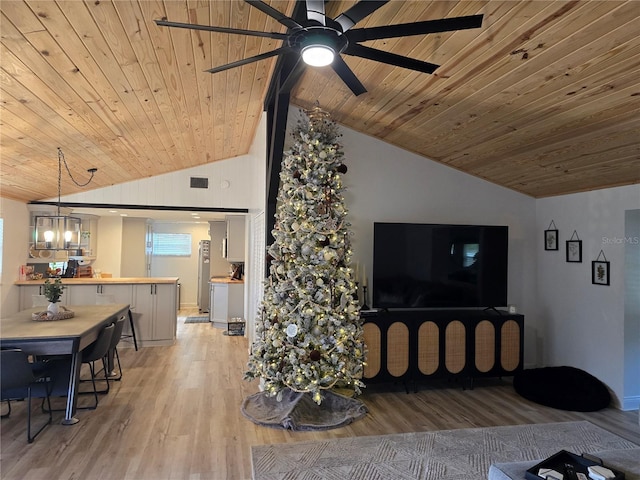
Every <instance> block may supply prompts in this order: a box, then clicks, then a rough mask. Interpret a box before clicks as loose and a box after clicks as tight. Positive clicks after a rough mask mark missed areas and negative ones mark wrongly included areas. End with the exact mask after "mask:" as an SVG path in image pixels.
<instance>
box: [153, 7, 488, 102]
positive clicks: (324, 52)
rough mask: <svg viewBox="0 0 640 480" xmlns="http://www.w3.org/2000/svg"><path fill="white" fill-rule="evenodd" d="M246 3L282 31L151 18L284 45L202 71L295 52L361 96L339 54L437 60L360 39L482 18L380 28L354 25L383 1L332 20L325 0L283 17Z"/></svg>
mask: <svg viewBox="0 0 640 480" xmlns="http://www.w3.org/2000/svg"><path fill="white" fill-rule="evenodd" d="M245 2H247V3H248V4H249V5H251V6H253V7H255V8H257V9H258V10H260V11H261V12H263V13H265V14H267V15H269V16H270V17H272V18H274V19H276V20H277V21H278V22H280V23H281V24H282V25H284V26H285V27H287V29H288V30H287V33H278V32H260V31H255V30H243V29H237V28H227V27H214V26H208V25H197V24H193V23H180V22H170V21H168V20H167V19H166V18H163V19H162V20H156V21H155V22H156V24H157V25H160V26H166V27H177V28H186V29H192V30H205V31H210V32H220V33H232V34H238V35H249V36H255V37H266V38H272V39H276V40H283V45H282V46H281V47H280V48H276V49H275V50H272V51H270V52H266V53H261V54H259V55H255V56H253V57H249V58H245V59H243V60H238V61H236V62H232V63H229V64H226V65H221V66H219V67H213V68H210V69H209V70H207V72H210V73H217V72H222V71H224V70H228V69H230V68H234V67H239V66H242V65H246V64H248V63H251V62H256V61H258V60H264V59H267V58H270V57H274V56H277V55H286V54H293V55H296V56H297V63H298V64H299V63H300V60H302V62H304V64H306V65H310V66H314V67H322V66H327V65H331V67H332V68H333V70H334V71H335V72H336V73H337V74H338V76H339V77H340V78H341V79H342V81H343V82H344V83H345V84H346V85H347V86H348V87H349V89H350V90H351V91H352V92H353V93H354V95H360V94H362V93H365V92H366V91H367V90H366V88H365V87H364V85H362V83H361V82H360V80H358V78H357V77H356V75H355V74H354V73H353V71H352V70H351V69H350V68H349V66H348V65H347V64H346V62H345V61H344V60H343V59H342V57H341V54H345V55H352V56H355V57H361V58H366V59H369V60H374V61H377V62H382V63H386V64H389V65H394V66H397V67H402V68H407V69H409V70H415V71H418V72H424V73H433V72H434V71H435V69H436V68H438V67H439V65H436V64H433V63H429V62H423V61H422V60H416V59H413V58H409V57H405V56H402V55H397V54H395V53H390V52H385V51H383V50H378V49H376V48H371V47H367V46H364V45H361V44H360V42H365V41H368V40H380V39H384V38H397V37H407V36H411V35H424V34H428V33H437V32H450V31H455V30H465V29H469V28H478V27H480V26H482V17H483V16H482V15H470V16H465V17H455V18H443V19H439V20H426V21H421V22H412V23H403V24H397V25H387V26H380V27H369V28H353V27H354V26H355V25H356V24H357V23H358V22H359V21H361V20H362V19H364V18H365V17H367V16H369V15H371V14H372V13H373V12H375V11H376V10H377V9H379V8H380V7H382V6H383V5H384V4H386V3H387V2H388V0H384V1H372V0H363V1H360V2H358V3H356V4H355V5H353V6H352V7H351V8H349V9H348V10H347V11H345V12H343V13H341V14H340V15H338V16H337V17H336V18H334V19H331V18H328V17H327V16H326V15H325V9H324V7H325V2H324V0H306V5H305V6H306V18H303V19H293V18H291V17H287V16H286V15H284V14H283V13H282V12H280V11H278V10H276V9H275V8H273V7H271V6H270V5H268V4H266V3H265V2H263V1H262V0H245Z"/></svg>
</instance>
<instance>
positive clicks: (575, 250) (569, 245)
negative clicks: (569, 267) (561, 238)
mask: <svg viewBox="0 0 640 480" xmlns="http://www.w3.org/2000/svg"><path fill="white" fill-rule="evenodd" d="M565 245H566V252H567V262H569V263H582V240H567V242H566V244H565Z"/></svg>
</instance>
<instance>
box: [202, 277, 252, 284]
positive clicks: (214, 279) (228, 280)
mask: <svg viewBox="0 0 640 480" xmlns="http://www.w3.org/2000/svg"><path fill="white" fill-rule="evenodd" d="M209 283H240V284H242V283H244V280H234V279H233V278H229V277H211V279H210V280H209Z"/></svg>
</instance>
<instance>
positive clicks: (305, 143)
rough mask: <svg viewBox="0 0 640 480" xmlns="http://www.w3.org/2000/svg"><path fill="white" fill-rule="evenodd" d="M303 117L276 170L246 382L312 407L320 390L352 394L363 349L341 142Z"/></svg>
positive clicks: (313, 113)
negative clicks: (295, 396) (256, 381)
mask: <svg viewBox="0 0 640 480" xmlns="http://www.w3.org/2000/svg"><path fill="white" fill-rule="evenodd" d="M306 113H307V118H305V119H304V120H301V121H300V122H298V125H297V126H296V128H295V130H294V132H293V140H294V143H293V146H292V147H291V149H290V150H289V151H288V152H286V154H285V157H284V160H283V162H282V170H281V173H280V189H279V191H278V207H277V211H276V218H275V220H276V222H275V227H274V230H273V237H274V243H273V244H272V245H271V246H270V247H269V249H268V255H267V260H268V262H269V277H268V279H267V280H266V282H265V290H264V297H263V303H262V308H261V318H260V319H259V321H258V322H257V327H256V341H255V342H254V344H253V346H252V351H251V355H250V359H249V368H248V372H247V374H246V376H247V377H248V378H260V379H261V380H262V384H263V387H264V393H265V394H266V395H268V396H270V397H273V396H275V397H276V398H277V399H278V400H280V399H281V398H282V396H283V392H286V391H287V389H290V390H291V391H293V392H302V393H309V394H310V395H311V396H312V398H313V401H314V402H315V403H317V404H318V405H319V404H320V403H321V402H322V400H323V398H324V396H325V395H324V394H323V391H324V390H329V389H336V388H340V389H348V390H349V391H350V392H353V393H354V394H356V395H357V394H359V393H360V387H362V386H363V384H362V382H361V380H360V379H361V378H362V370H363V362H364V356H365V347H364V343H363V334H362V322H361V320H360V316H359V306H358V302H357V290H356V289H357V285H356V283H355V280H354V276H353V270H352V268H351V267H350V262H351V256H352V251H351V241H350V236H351V231H350V228H349V227H350V224H349V223H348V222H347V208H346V207H345V202H344V198H343V190H344V188H343V186H342V180H341V176H342V174H344V173H346V170H347V169H346V166H345V165H344V163H343V158H344V154H343V151H342V147H341V145H340V144H339V143H338V139H339V137H340V134H339V132H338V128H337V126H336V124H335V122H333V121H332V120H331V119H330V118H329V115H328V114H327V113H326V112H324V111H322V110H321V109H320V108H319V107H316V108H314V109H312V110H310V111H307V112H306Z"/></svg>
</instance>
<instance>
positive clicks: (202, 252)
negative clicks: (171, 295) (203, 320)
mask: <svg viewBox="0 0 640 480" xmlns="http://www.w3.org/2000/svg"><path fill="white" fill-rule="evenodd" d="M210 252H211V241H210V240H200V243H199V244H198V310H199V311H200V313H207V312H209V279H210V277H211V274H210V266H211V253H210Z"/></svg>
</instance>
